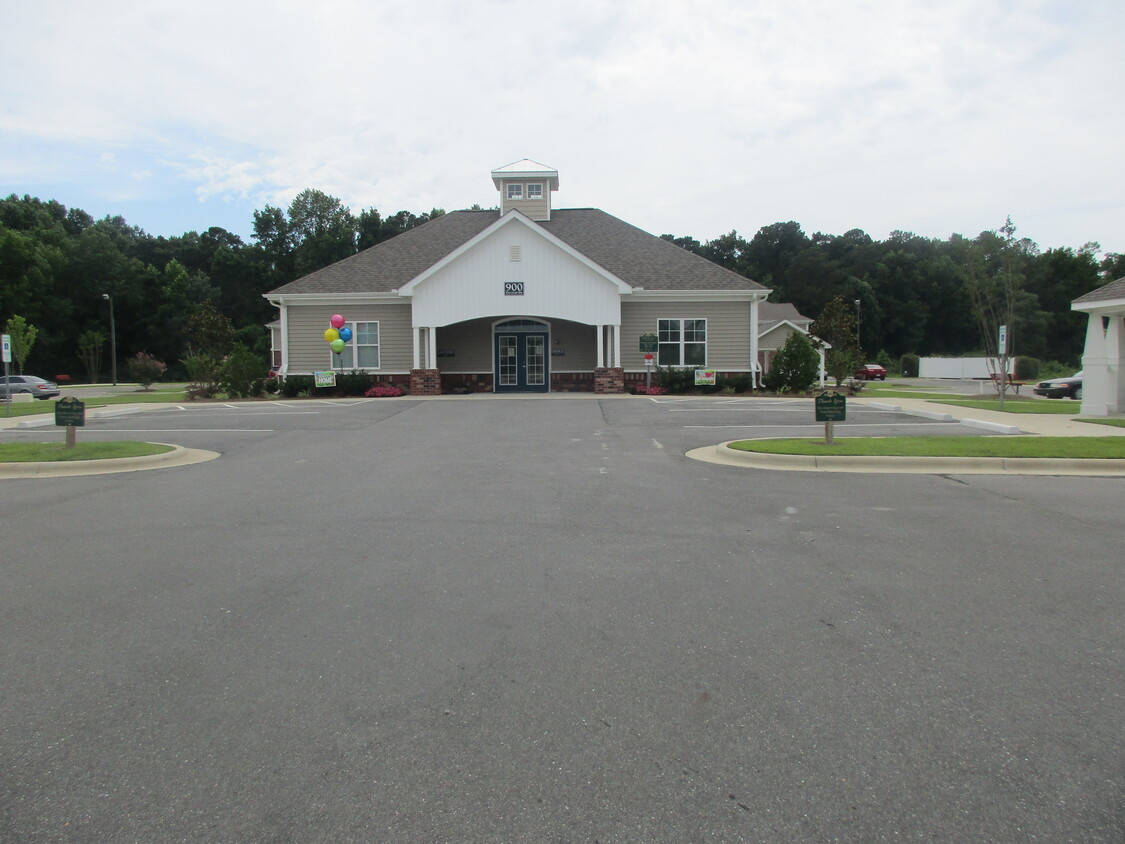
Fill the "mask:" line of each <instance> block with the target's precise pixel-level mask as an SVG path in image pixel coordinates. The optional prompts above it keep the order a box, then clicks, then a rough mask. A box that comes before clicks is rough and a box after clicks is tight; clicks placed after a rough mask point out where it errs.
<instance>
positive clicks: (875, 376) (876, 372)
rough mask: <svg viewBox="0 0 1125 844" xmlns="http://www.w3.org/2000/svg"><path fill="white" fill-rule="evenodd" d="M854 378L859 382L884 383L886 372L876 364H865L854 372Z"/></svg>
mask: <svg viewBox="0 0 1125 844" xmlns="http://www.w3.org/2000/svg"><path fill="white" fill-rule="evenodd" d="M855 377H856V378H858V379H860V380H861V381H886V380H887V370H886V369H885V368H884V367H882V366H879V364H877V363H867V364H864V365H863V366H861V367H860V368H859V369H857V370H856V371H855Z"/></svg>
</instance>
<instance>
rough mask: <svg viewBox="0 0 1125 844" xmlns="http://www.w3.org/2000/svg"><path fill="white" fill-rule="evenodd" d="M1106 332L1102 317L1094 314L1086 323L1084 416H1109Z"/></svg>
mask: <svg viewBox="0 0 1125 844" xmlns="http://www.w3.org/2000/svg"><path fill="white" fill-rule="evenodd" d="M1111 324H1112V320H1111ZM1107 339H1108V338H1107V336H1106V330H1105V328H1104V327H1103V325H1102V315H1101V314H1100V313H1097V312H1094V313H1092V314H1090V320H1089V322H1087V323H1086V347H1085V354H1083V355H1082V415H1083V416H1106V415H1108V414H1109V412H1110V411H1109V405H1110V399H1111V390H1113V389H1116V388H1115V387H1114V385H1113V384H1111V383H1110V380H1109V359H1108V354H1107V353H1108V349H1107V342H1106V341H1107Z"/></svg>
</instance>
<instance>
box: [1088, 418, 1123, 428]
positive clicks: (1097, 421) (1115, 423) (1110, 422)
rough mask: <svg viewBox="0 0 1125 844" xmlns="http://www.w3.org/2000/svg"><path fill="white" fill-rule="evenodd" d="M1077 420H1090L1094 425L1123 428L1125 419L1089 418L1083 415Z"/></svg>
mask: <svg viewBox="0 0 1125 844" xmlns="http://www.w3.org/2000/svg"><path fill="white" fill-rule="evenodd" d="M1078 421H1079V422H1090V423H1092V424H1094V425H1109V426H1110V427H1111V428H1125V419H1091V418H1090V417H1089V416H1084V417H1082V418H1080V419H1079V420H1078Z"/></svg>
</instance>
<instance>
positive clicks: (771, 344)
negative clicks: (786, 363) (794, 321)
mask: <svg viewBox="0 0 1125 844" xmlns="http://www.w3.org/2000/svg"><path fill="white" fill-rule="evenodd" d="M796 330H797V329H795V328H794V327H793V326H791V325H786V324H784V323H782V324H781V325H779V326H777V327H776V328H774V329H773V330H771V331H769V332H767V333H766V334H763V335H762V338H761V339H760V340H759V341H758V348H759V349H780V348H781V347H782V346H784V345H785V341H786V340H788V339H789V335H790V334H792V333H793V332H794V331H796Z"/></svg>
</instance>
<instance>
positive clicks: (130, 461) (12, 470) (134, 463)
mask: <svg viewBox="0 0 1125 844" xmlns="http://www.w3.org/2000/svg"><path fill="white" fill-rule="evenodd" d="M156 445H170V446H171V447H172V450H171V451H166V452H164V453H163V454H150V455H146V456H144V457H114V458H111V459H108V460H75V461H72V462H61V463H60V462H50V463H0V480H9V479H12V478H69V477H77V476H79V475H111V474H116V473H119V472H141V471H144V470H146V469H170V468H173V467H176V466H190V465H192V464H194V463H206V462H207V461H208V460H214V459H215V458H216V457H218V456H219V452H217V451H206V450H204V449H200V448H184V447H183V446H181V445H172V444H171V443H156Z"/></svg>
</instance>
